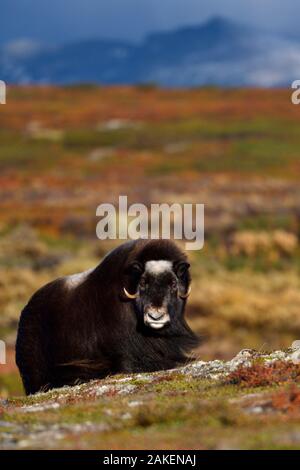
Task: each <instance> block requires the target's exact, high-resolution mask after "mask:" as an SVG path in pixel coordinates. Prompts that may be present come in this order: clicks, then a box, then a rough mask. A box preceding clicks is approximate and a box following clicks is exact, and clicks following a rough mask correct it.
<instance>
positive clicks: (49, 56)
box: [0, 17, 300, 87]
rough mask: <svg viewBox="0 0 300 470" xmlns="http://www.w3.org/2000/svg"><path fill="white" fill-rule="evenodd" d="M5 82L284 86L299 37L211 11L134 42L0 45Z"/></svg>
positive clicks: (299, 69)
mask: <svg viewBox="0 0 300 470" xmlns="http://www.w3.org/2000/svg"><path fill="white" fill-rule="evenodd" d="M0 78H1V79H2V80H5V81H7V82H8V83H39V84H42V83H53V84H71V83H80V82H95V83H103V84H136V83H149V82H154V83H157V84H159V85H162V86H166V87H181V86H182V87H191V86H199V85H220V86H264V87H273V86H287V85H288V86H289V85H290V84H291V82H292V81H293V80H295V79H297V78H300V39H299V38H293V37H287V36H284V35H280V34H275V33H269V32H265V31H261V30H258V29H256V28H253V27H250V26H247V25H242V24H239V23H235V22H233V21H231V20H228V19H225V18H222V17H214V18H211V19H210V20H209V21H207V22H206V23H204V24H202V25H199V26H192V27H185V28H180V29H176V30H173V31H167V32H157V33H153V34H151V35H149V36H147V37H146V38H145V39H144V41H143V42H141V43H140V44H131V43H128V42H125V41H121V40H114V41H113V40H104V39H93V40H86V41H80V42H76V43H73V44H66V45H61V46H55V47H47V46H42V45H39V44H35V43H33V42H31V41H16V42H14V43H11V44H8V45H6V46H4V47H2V48H0Z"/></svg>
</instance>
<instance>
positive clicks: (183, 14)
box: [0, 0, 300, 43]
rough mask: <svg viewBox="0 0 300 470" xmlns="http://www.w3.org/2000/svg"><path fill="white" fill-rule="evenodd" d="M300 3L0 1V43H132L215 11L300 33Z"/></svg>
mask: <svg viewBox="0 0 300 470" xmlns="http://www.w3.org/2000/svg"><path fill="white" fill-rule="evenodd" d="M298 6H299V0H284V1H283V0H209V1H207V0H206V1H205V0H0V42H1V43H4V42H10V41H13V40H16V39H24V38H30V39H34V40H37V41H39V42H43V43H57V42H59V43H61V42H69V41H73V40H77V39H82V38H88V37H109V38H111V37H114V38H122V39H129V40H131V41H132V40H139V39H141V38H142V37H143V36H144V35H145V34H147V33H148V32H150V31H155V30H161V29H170V28H174V27H178V26H182V25H188V24H195V23H201V22H203V21H205V20H206V19H207V18H209V17H210V16H212V15H216V14H217V15H222V16H226V17H228V18H232V19H236V20H240V21H243V22H247V23H250V24H254V25H256V26H259V27H263V28H265V29H268V30H275V31H283V32H287V33H293V34H297V35H300V31H299V25H298V24H299V19H298V14H299V12H298V8H297V7H298ZM298 31H299V33H298Z"/></svg>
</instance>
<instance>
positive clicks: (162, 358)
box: [16, 240, 198, 394]
mask: <svg viewBox="0 0 300 470" xmlns="http://www.w3.org/2000/svg"><path fill="white" fill-rule="evenodd" d="M190 280H191V279H190V274H189V264H188V262H187V258H186V256H185V254H184V253H183V252H182V251H181V250H180V249H179V248H178V247H177V246H176V245H175V244H174V243H173V242H171V241H168V240H137V241H130V242H127V243H124V244H123V245H121V246H119V247H118V248H116V249H114V250H113V251H111V252H110V253H108V254H107V255H106V257H105V258H104V259H103V260H102V262H101V263H100V264H99V265H98V266H97V267H96V268H95V269H91V270H89V271H86V272H84V273H80V274H75V275H72V276H66V277H62V278H59V279H57V280H55V281H53V282H50V283H49V284H47V285H46V286H44V287H42V288H41V289H40V290H38V291H37V292H36V293H35V294H34V295H33V297H32V298H31V299H30V301H29V303H28V304H27V305H26V307H25V308H24V310H23V311H22V313H21V318H20V322H19V328H18V336H17V343H16V362H17V365H18V367H19V370H20V373H21V376H22V380H23V384H24V388H25V391H26V393H27V394H33V393H36V392H38V391H41V390H42V391H45V390H48V389H51V388H54V387H61V386H64V385H72V384H75V383H80V382H86V381H88V380H91V379H97V378H104V377H105V376H107V375H109V374H116V373H121V372H125V373H131V372H144V371H155V370H162V369H170V368H173V367H175V366H177V365H179V364H182V363H185V362H186V361H187V360H189V356H188V353H189V352H190V351H191V349H192V348H194V347H195V346H196V345H197V344H198V338H197V337H196V335H195V334H194V333H193V332H192V330H191V329H190V328H189V326H188V325H187V323H186V321H185V319H184V308H185V304H186V299H187V297H188V295H189V293H190Z"/></svg>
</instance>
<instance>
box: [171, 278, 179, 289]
mask: <svg viewBox="0 0 300 470" xmlns="http://www.w3.org/2000/svg"><path fill="white" fill-rule="evenodd" d="M171 289H172V290H173V291H176V290H177V289H178V283H177V281H176V279H173V280H172V283H171Z"/></svg>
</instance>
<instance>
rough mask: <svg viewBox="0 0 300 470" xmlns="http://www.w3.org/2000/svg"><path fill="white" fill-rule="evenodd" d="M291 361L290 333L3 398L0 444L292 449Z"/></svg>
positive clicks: (298, 427) (295, 359) (298, 369)
mask: <svg viewBox="0 0 300 470" xmlns="http://www.w3.org/2000/svg"><path fill="white" fill-rule="evenodd" d="M299 363H300V348H299V344H298V342H295V343H294V344H293V347H292V348H290V349H288V350H286V351H276V352H273V353H262V352H258V351H254V350H242V351H241V352H240V353H239V354H238V355H237V356H236V357H234V358H233V359H232V360H230V361H228V362H224V361H219V360H215V361H208V362H204V361H195V362H193V363H191V364H188V365H186V366H184V367H180V368H178V369H174V370H170V371H162V372H157V373H145V374H133V375H126V376H121V375H120V376H114V377H109V378H107V379H106V380H101V381H100V380H97V381H92V382H90V383H87V384H81V385H76V386H74V387H64V388H62V389H57V390H53V391H50V392H47V393H40V394H37V395H35V396H29V397H27V398H13V399H9V400H2V401H1V403H0V448H1V449H140V448H142V449H143V448H145V449H232V448H233V449H238V448H241V449H253V448H259V449H266V448H268V449H269V448H298V447H300V388H298V384H299V381H300V365H299Z"/></svg>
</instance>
